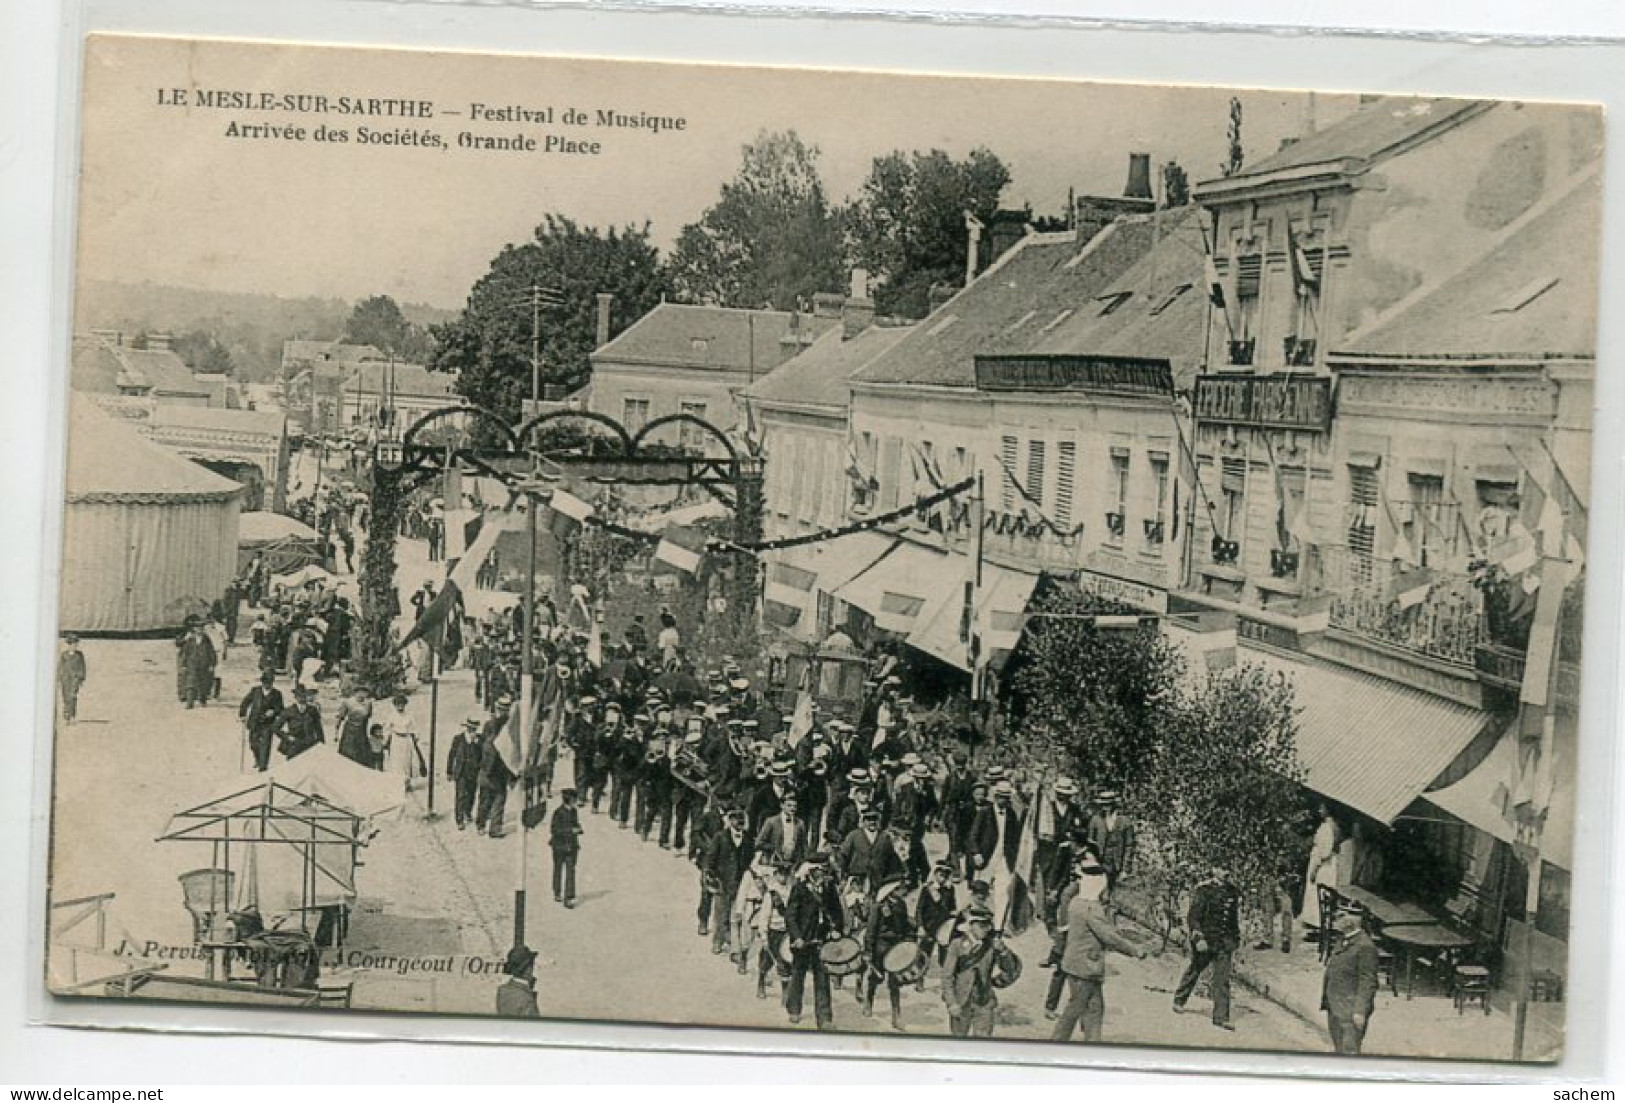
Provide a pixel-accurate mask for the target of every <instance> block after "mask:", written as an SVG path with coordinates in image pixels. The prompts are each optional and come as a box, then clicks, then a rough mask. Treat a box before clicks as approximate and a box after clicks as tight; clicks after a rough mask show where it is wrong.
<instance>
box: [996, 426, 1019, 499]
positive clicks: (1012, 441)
mask: <svg viewBox="0 0 1625 1103" xmlns="http://www.w3.org/2000/svg"><path fill="white" fill-rule="evenodd" d="M1020 447H1021V442H1020V441H1018V440H1017V439H1016V438H1015V437H1012V436H1006V437H1005V438H1004V439H1003V440H1001V441H1000V442H999V459H1000V461H1001V462H1002V463H1003V465H1004V471H1003V472H1002V473H1001V474H1000V476H999V487H1000V494H999V500H1000V501H1001V502H1003V503H1004V511H1005V512H1006V513H1012V512H1014V511H1015V508H1016V487H1015V479H1016V467H1017V464H1018V462H1019V461H1018V460H1017V459H1016V453H1017V452H1018V451H1019V450H1020Z"/></svg>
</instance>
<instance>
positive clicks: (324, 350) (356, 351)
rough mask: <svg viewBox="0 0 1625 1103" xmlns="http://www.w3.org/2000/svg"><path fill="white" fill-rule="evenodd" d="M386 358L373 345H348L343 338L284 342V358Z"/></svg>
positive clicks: (284, 359) (346, 360) (285, 359)
mask: <svg viewBox="0 0 1625 1103" xmlns="http://www.w3.org/2000/svg"><path fill="white" fill-rule="evenodd" d="M383 359H386V357H385V355H384V353H383V352H381V351H379V350H378V349H377V348H375V347H373V346H372V345H347V344H345V343H344V342H343V341H341V340H333V341H304V340H297V339H296V340H291V341H284V342H282V360H283V362H284V363H287V362H288V361H290V360H337V361H342V362H351V363H354V362H359V361H362V360H383Z"/></svg>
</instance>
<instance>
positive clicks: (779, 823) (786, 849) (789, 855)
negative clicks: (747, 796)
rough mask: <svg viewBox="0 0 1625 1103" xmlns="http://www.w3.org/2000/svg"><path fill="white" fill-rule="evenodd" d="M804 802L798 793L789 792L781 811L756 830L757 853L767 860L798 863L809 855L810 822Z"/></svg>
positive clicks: (780, 806)
mask: <svg viewBox="0 0 1625 1103" xmlns="http://www.w3.org/2000/svg"><path fill="white" fill-rule="evenodd" d="M799 813H800V802H799V801H798V800H797V798H796V797H795V795H794V794H787V795H786V796H785V798H784V801H783V803H781V804H780V805H779V814H778V815H777V816H774V817H773V818H772V819H770V820H768V821H766V822H765V823H763V824H762V827H761V830H759V831H757V832H756V853H757V854H760V855H762V856H763V857H764V858H765V859H766V860H767V861H770V862H782V863H783V864H785V865H789V866H792V867H794V866H798V865H800V864H801V861H802V859H803V858H805V857H806V856H807V850H808V845H807V825H806V823H804V822H803V821H802V820H801V818H800V814H799Z"/></svg>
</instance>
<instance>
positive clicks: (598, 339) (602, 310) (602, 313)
mask: <svg viewBox="0 0 1625 1103" xmlns="http://www.w3.org/2000/svg"><path fill="white" fill-rule="evenodd" d="M614 301H615V296H614V295H612V294H610V293H609V292H608V291H600V292H598V333H597V335H596V336H595V337H594V340H593V348H600V349H601V348H603V347H604V346H605V345H607V344H609V307H610V304H611V303H613V302H614Z"/></svg>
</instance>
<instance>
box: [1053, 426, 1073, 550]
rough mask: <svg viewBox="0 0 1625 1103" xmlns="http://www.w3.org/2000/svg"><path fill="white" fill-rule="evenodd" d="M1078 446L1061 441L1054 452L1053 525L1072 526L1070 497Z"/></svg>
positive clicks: (1070, 442) (1071, 442) (1067, 441)
mask: <svg viewBox="0 0 1625 1103" xmlns="http://www.w3.org/2000/svg"><path fill="white" fill-rule="evenodd" d="M1077 473H1078V444H1077V442H1076V441H1071V440H1063V441H1061V443H1060V444H1059V445H1057V447H1056V450H1055V523H1056V524H1057V525H1060V526H1061V527H1063V528H1070V527H1071V526H1072V495H1073V494H1074V492H1075V487H1076V485H1077V477H1078V474H1077Z"/></svg>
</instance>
